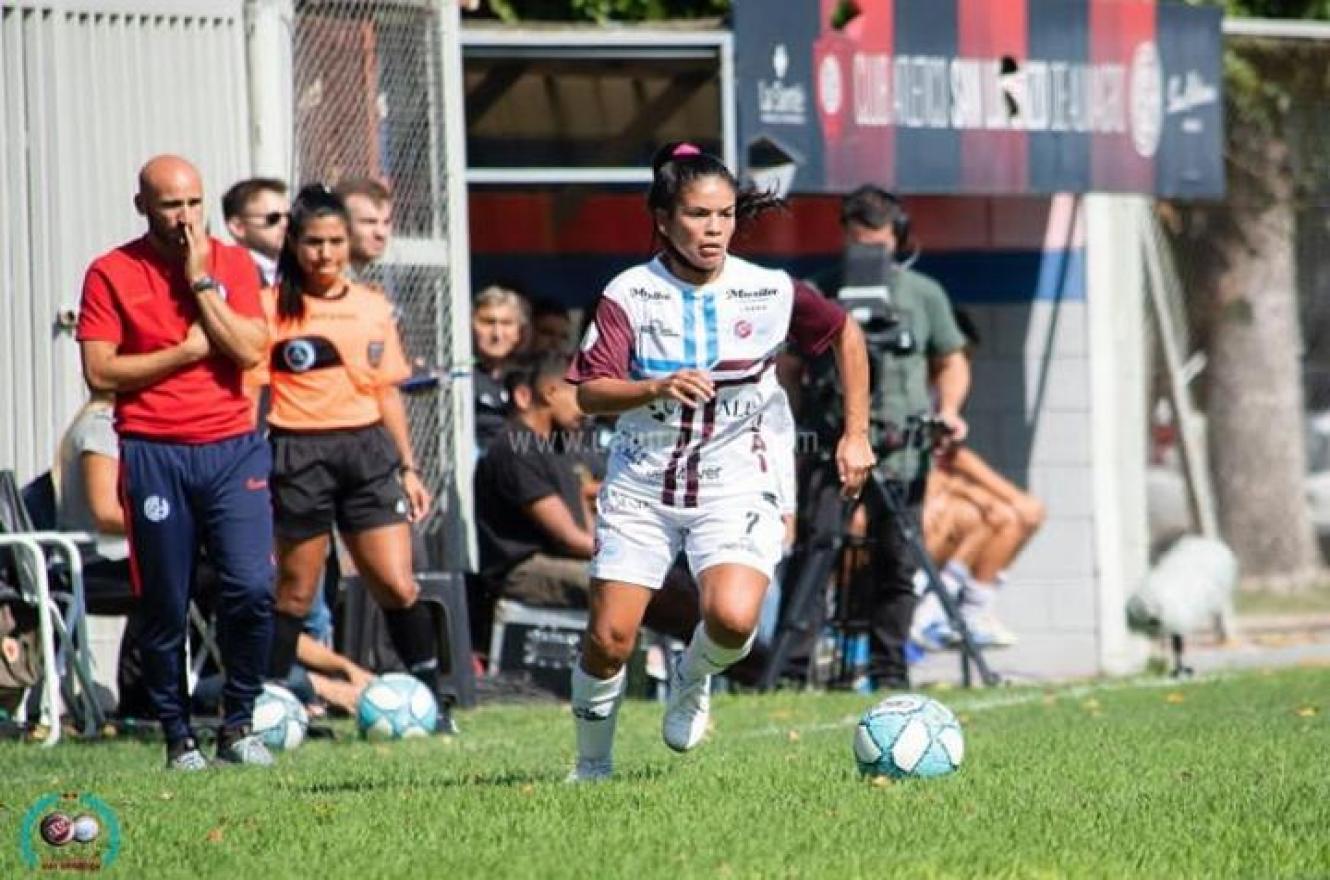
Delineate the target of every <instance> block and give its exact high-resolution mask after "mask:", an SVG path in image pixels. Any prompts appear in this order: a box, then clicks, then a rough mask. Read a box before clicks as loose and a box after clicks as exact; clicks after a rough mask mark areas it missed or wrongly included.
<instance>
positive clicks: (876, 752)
mask: <svg viewBox="0 0 1330 880" xmlns="http://www.w3.org/2000/svg"><path fill="white" fill-rule="evenodd" d="M964 759H965V736H964V735H963V734H962V733H961V725H960V722H959V721H957V720H956V716H955V715H953V714H952V712H951V710H950V709H948V708H947V707H946V706H944V705H942V704H941V703H939V702H938V701H937V700H934V699H931V698H929V697H924V696H920V695H919V694H898V695H896V696H893V697H888V698H887V699H885V700H883V701H882V702H880V703H878V704H877V705H876V706H874V707H873V708H871V709H869V710H868V711H867V712H865V713H864V714H863V717H861V718H860V719H859V723H858V724H857V725H856V726H855V729H854V760H855V762H856V763H857V764H858V765H859V773H860V774H861V775H863V776H889V777H891V778H893V779H904V778H906V777H917V778H921V779H926V778H929V777H932V776H945V775H946V774H948V773H951V772H953V771H955V770H956V768H957V767H959V766H960V765H961V761H963V760H964Z"/></svg>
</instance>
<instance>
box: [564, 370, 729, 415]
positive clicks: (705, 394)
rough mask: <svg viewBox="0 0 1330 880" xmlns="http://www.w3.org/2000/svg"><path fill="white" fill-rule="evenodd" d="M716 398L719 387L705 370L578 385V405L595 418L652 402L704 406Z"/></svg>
mask: <svg viewBox="0 0 1330 880" xmlns="http://www.w3.org/2000/svg"><path fill="white" fill-rule="evenodd" d="M715 396H716V386H715V384H714V383H712V381H711V377H710V376H708V375H707V374H706V373H705V372H704V371H702V370H680V371H679V372H677V373H673V374H671V375H669V376H666V377H664V378H662V379H614V378H610V377H608V376H607V377H602V378H599V379H591V380H589V381H586V382H583V383H582V384H580V385H578V386H577V405H578V406H580V407H581V408H582V412H584V413H587V414H589V415H593V416H600V415H618V414H619V413H624V412H628V411H629V410H631V409H637V408H638V407H640V406H646V405H647V404H648V403H651V401H653V400H674V401H677V402H678V403H681V404H683V405H684V406H701V405H702V404H704V403H706V402H707V401H708V400H710V399H711V398H713V397H715Z"/></svg>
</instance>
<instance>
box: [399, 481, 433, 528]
mask: <svg viewBox="0 0 1330 880" xmlns="http://www.w3.org/2000/svg"><path fill="white" fill-rule="evenodd" d="M402 488H403V489H405V490H406V499H407V501H409V502H410V503H411V522H420V521H421V520H422V519H424V518H425V514H427V513H429V506H430V503H431V502H432V501H433V499H432V498H430V494H429V490H428V489H426V488H425V484H424V483H422V482H421V481H420V474H417V473H416V472H415V471H414V470H410V471H407V472H406V474H404V475H403V476H402Z"/></svg>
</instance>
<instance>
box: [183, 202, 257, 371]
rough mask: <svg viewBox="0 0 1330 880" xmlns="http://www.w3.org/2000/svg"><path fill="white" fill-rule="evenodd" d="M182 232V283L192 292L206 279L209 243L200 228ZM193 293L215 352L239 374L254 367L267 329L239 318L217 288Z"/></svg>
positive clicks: (185, 226) (186, 228)
mask: <svg viewBox="0 0 1330 880" xmlns="http://www.w3.org/2000/svg"><path fill="white" fill-rule="evenodd" d="M181 228H182V229H183V230H184V233H185V247H186V251H185V279H186V280H187V281H188V282H189V286H190V288H191V289H194V288H195V287H196V285H198V284H199V282H201V281H203V280H204V279H206V278H207V277H208V257H209V253H210V251H211V250H212V243H211V242H210V241H209V240H208V233H207V231H206V230H204V229H202V228H195V226H194V225H193V224H191V223H182V224H181ZM251 283H255V284H256V283H257V282H256V281H254V282H251ZM195 293H196V298H197V301H198V306H199V322H200V323H201V324H203V329H204V330H205V331H206V332H207V334H208V338H209V339H210V340H212V343H213V345H214V346H215V347H216V349H217V350H218V351H219V352H221V353H222V354H224V355H226V356H227V357H228V358H230V359H231V360H233V361H235V362H236V363H237V364H238V365H239V366H240V368H241V369H242V370H248V369H251V368H252V367H255V366H257V365H258V363H259V361H260V360H261V359H262V358H263V355H264V353H265V352H266V351H267V348H268V325H267V324H266V323H265V322H264V320H263V319H262V318H259V317H248V316H245V315H241V314H238V313H237V312H236V311H234V310H233V309H232V308H231V307H230V306H229V305H227V303H226V301H225V300H223V299H222V292H221V291H220V290H219V289H218V288H216V287H208V288H205V289H203V290H196V291H195ZM237 293H239V292H238V291H237Z"/></svg>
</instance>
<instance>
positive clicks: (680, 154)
mask: <svg viewBox="0 0 1330 880" xmlns="http://www.w3.org/2000/svg"><path fill="white" fill-rule="evenodd" d="M700 155H702V151H701V150H700V149H698V148H697V147H695V146H693V145H692V144H679V146H677V147H675V148H674V152H673V153H670V158H671V159H682V158H684V157H685V156H700Z"/></svg>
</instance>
